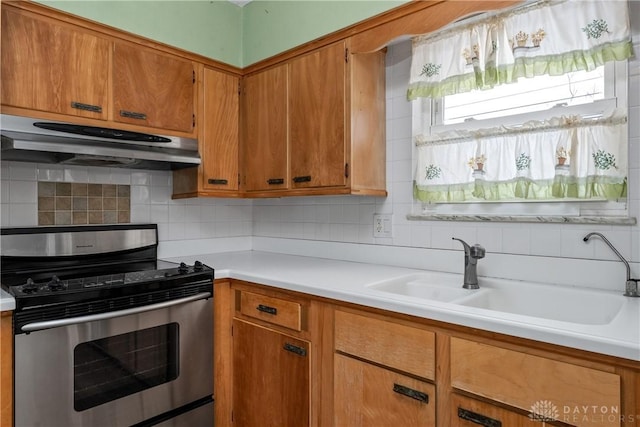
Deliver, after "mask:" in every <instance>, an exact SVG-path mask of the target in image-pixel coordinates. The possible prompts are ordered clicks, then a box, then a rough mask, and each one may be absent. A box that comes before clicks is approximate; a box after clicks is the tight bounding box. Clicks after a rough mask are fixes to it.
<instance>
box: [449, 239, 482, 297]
mask: <svg viewBox="0 0 640 427" xmlns="http://www.w3.org/2000/svg"><path fill="white" fill-rule="evenodd" d="M452 239H453V240H457V241H458V242H460V243H462V246H464V283H463V284H462V287H463V288H465V289H479V288H480V286H479V285H478V271H477V265H478V260H479V259H480V258H484V254H485V250H484V248H483V247H482V246H480V245H478V244H475V245H473V246H469V245H468V244H467V243H466V242H465V241H464V240H462V239H457V238H455V237H452Z"/></svg>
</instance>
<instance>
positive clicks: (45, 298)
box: [4, 261, 213, 311]
mask: <svg viewBox="0 0 640 427" xmlns="http://www.w3.org/2000/svg"><path fill="white" fill-rule="evenodd" d="M103 272H105V273H106V271H103ZM94 274H95V273H94ZM41 276H42V274H41ZM22 277H23V278H24V277H27V278H26V280H25V279H20V282H19V284H16V283H14V284H13V285H12V286H6V284H4V285H5V288H7V291H8V292H9V293H10V294H11V295H13V297H14V298H15V299H16V311H20V310H25V309H29V308H42V307H44V306H52V305H60V304H70V303H74V302H82V301H93V300H104V299H111V298H119V297H125V296H133V295H139V294H144V293H149V292H156V291H162V290H171V289H174V288H179V287H181V286H185V285H187V284H192V283H195V282H198V281H210V282H213V269H212V268H211V267H209V266H207V265H204V264H202V263H201V262H199V261H196V262H195V263H194V264H193V265H186V264H185V263H180V264H177V263H170V262H166V261H157V262H156V263H155V265H154V266H153V267H151V268H149V269H146V270H136V271H130V272H124V273H116V274H95V275H88V276H83V277H69V278H65V276H60V277H58V275H56V274H51V275H48V276H47V278H46V279H41V280H33V279H32V278H31V277H28V274H27V275H26V276H22Z"/></svg>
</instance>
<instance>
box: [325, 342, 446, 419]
mask: <svg viewBox="0 0 640 427" xmlns="http://www.w3.org/2000/svg"><path fill="white" fill-rule="evenodd" d="M334 362H335V365H334V391H335V393H334V411H335V416H334V425H335V426H349V427H376V426H379V427H388V426H403V427H414V426H423V427H433V426H435V422H436V412H435V401H434V399H435V386H433V385H432V384H428V383H425V382H423V381H419V380H416V379H414V378H411V377H407V376H405V375H401V374H398V373H396V372H393V371H390V370H388V369H384V368H381V367H378V366H375V365H371V364H369V363H365V362H362V361H359V360H356V359H353V358H351V357H347V356H343V355H342V354H336V355H335V359H334Z"/></svg>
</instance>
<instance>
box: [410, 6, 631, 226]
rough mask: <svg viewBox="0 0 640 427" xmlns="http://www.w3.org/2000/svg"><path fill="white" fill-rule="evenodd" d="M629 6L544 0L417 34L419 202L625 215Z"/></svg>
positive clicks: (432, 206)
mask: <svg viewBox="0 0 640 427" xmlns="http://www.w3.org/2000/svg"><path fill="white" fill-rule="evenodd" d="M614 9H616V10H614ZM627 9H628V8H627V5H626V3H625V2H616V7H615V8H609V7H608V4H604V2H589V3H584V2H579V1H572V0H568V1H561V2H549V3H535V4H528V5H526V6H523V7H521V8H518V9H516V10H515V11H509V12H505V13H503V14H500V15H493V16H491V17H489V18H485V19H481V20H478V21H477V22H473V23H471V24H464V25H461V26H459V27H457V26H456V27H452V28H448V29H446V30H444V31H442V32H441V33H440V34H434V35H426V36H421V37H418V38H416V39H414V41H413V58H412V65H411V80H410V85H409V89H408V98H409V99H411V100H413V101H414V102H413V110H414V125H413V128H414V129H413V130H414V138H415V142H416V149H415V154H416V155H415V156H414V160H415V163H416V164H415V166H416V169H415V173H414V199H415V201H416V205H419V206H420V207H421V208H422V209H423V210H426V211H440V212H446V213H456V212H460V211H464V212H468V213H486V212H488V211H497V212H499V213H509V214H518V213H524V212H531V211H535V210H536V209H539V210H541V211H545V212H551V214H554V213H555V214H559V215H565V214H568V215H596V214H597V215H624V214H625V213H626V201H627V189H626V183H627V168H628V164H627V163H628V160H627V156H628V149H627V137H628V136H627V126H626V122H627V117H626V110H627V58H629V57H630V56H631V55H632V48H631V40H630V35H629V27H628V10H627ZM605 11H606V12H605ZM606 13H609V14H610V15H608V16H607V15H606ZM594 16H598V17H601V18H599V19H593V17H594ZM568 17H571V19H568ZM566 22H571V23H572V25H573V26H574V27H573V28H568V29H567V28H565V27H566V26H567V25H566ZM614 25H615V26H616V29H615V30H614V28H613V27H614ZM534 29H537V30H535V31H534ZM526 30H529V32H527V31H526ZM565 30H566V31H565ZM551 37H554V40H548V43H546V41H545V38H551ZM514 201H515V202H535V203H536V204H537V205H536V207H535V208H532V205H531V204H530V203H525V204H523V203H515V204H514V203H512V202H514ZM576 201H579V202H580V203H575V202H576ZM478 202H492V204H493V206H492V207H491V208H488V207H486V205H485V206H481V207H477V208H476V207H475V206H477V205H478ZM442 205H445V207H444V208H443V207H442ZM456 205H466V206H464V207H460V206H456ZM497 205H500V206H502V207H500V208H496V206H497Z"/></svg>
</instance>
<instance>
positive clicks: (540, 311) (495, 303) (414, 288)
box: [368, 272, 626, 325]
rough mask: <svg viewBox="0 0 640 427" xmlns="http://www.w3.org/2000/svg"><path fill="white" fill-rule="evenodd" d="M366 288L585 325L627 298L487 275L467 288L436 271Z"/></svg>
mask: <svg viewBox="0 0 640 427" xmlns="http://www.w3.org/2000/svg"><path fill="white" fill-rule="evenodd" d="M368 288H369V289H371V290H376V291H381V292H385V293H389V294H393V295H395V296H400V297H402V298H403V299H421V300H425V301H438V302H443V303H450V304H456V305H460V306H465V307H469V308H472V309H481V310H482V311H485V310H486V311H490V312H493V313H494V315H495V313H496V312H501V313H510V314H515V315H519V316H529V317H535V318H539V319H546V320H552V321H561V322H570V323H576V324H584V325H606V324H609V323H611V321H612V320H613V319H614V318H615V317H616V316H617V314H618V313H619V312H620V309H621V308H622V306H623V304H624V301H625V298H626V297H624V296H623V295H622V294H618V293H615V292H606V291H600V290H591V289H581V288H573V287H567V286H555V285H545V284H539V283H528V282H520V281H516V280H503V279H490V278H480V289H478V290H468V289H463V288H462V275H456V274H447V273H437V272H425V273H417V274H411V275H407V276H402V277H398V278H395V279H391V280H386V281H382V282H378V283H374V284H371V285H369V286H368ZM483 314H487V313H486V312H484V313H483Z"/></svg>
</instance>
